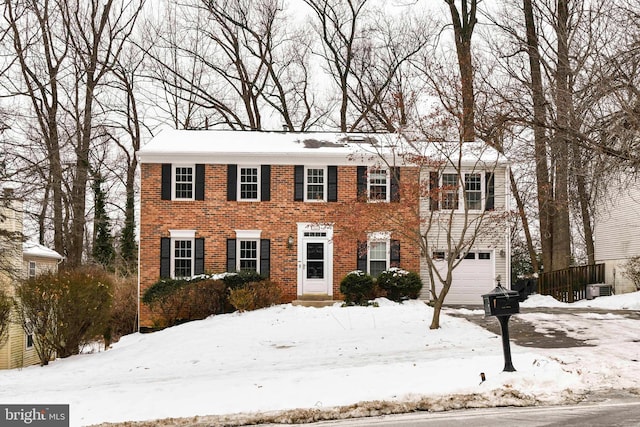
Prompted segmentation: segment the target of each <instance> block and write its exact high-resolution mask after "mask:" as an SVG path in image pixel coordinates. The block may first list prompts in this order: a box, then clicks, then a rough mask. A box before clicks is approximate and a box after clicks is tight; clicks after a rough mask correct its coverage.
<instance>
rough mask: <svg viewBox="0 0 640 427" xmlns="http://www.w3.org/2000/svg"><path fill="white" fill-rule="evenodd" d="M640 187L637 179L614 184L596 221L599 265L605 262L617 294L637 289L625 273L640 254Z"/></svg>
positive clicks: (595, 234)
mask: <svg viewBox="0 0 640 427" xmlns="http://www.w3.org/2000/svg"><path fill="white" fill-rule="evenodd" d="M639 218H640V189H639V187H638V186H637V183H636V182H633V183H628V184H623V183H620V185H613V184H612V185H610V186H609V190H608V192H607V194H606V195H605V196H604V197H602V198H601V199H600V201H599V205H598V207H597V210H596V215H595V220H594V238H593V240H594V247H595V256H594V257H595V262H596V264H600V263H603V264H604V265H605V267H604V272H605V280H604V281H605V283H606V284H608V285H612V286H613V288H614V292H615V293H626V292H635V291H636V290H637V289H636V285H635V284H634V283H633V282H632V281H631V280H630V279H629V278H628V277H626V276H625V274H624V272H625V264H626V263H627V262H628V261H629V259H631V258H632V257H636V256H640V226H639V225H638V222H639Z"/></svg>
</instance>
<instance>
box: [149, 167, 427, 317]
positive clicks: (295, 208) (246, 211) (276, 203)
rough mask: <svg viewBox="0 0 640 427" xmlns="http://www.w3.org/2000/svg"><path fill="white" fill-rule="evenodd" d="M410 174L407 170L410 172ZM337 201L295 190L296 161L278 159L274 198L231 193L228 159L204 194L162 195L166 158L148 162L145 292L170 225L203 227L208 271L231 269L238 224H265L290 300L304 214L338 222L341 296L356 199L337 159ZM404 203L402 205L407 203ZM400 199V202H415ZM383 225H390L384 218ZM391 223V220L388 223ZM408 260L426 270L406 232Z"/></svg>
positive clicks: (275, 276) (275, 274)
mask: <svg viewBox="0 0 640 427" xmlns="http://www.w3.org/2000/svg"><path fill="white" fill-rule="evenodd" d="M409 177H410V175H402V179H408V178H409ZM338 182H339V184H338V202H333V203H325V202H322V203H310V202H296V201H294V200H293V198H294V166H293V165H274V166H272V167H271V200H270V201H264V202H229V201H227V165H215V164H214V165H211V164H207V165H206V166H205V200H204V201H197V200H194V201H170V200H161V198H160V194H161V193H160V192H161V165H160V164H148V163H143V164H141V203H140V208H141V213H140V293H141V295H142V294H143V293H144V291H145V290H146V289H147V288H148V287H149V286H151V285H152V284H153V283H155V282H156V281H157V280H158V279H159V274H160V238H161V237H169V230H171V229H174V230H176V229H177V230H185V229H186V230H191V229H192V230H196V236H195V237H196V238H198V237H202V238H204V239H205V271H206V272H210V273H220V272H224V271H226V242H227V239H229V238H235V230H261V231H262V234H261V238H263V239H270V241H271V274H270V277H271V279H272V280H273V281H275V282H277V283H279V284H281V286H282V290H283V296H284V299H285V301H287V302H289V301H292V300H294V299H295V298H296V293H297V261H298V260H297V246H296V245H297V241H296V242H295V243H294V245H293V248H288V247H287V240H288V238H289V236H293V238H294V239H296V236H297V223H298V222H311V223H314V222H332V223H334V249H333V254H334V260H333V280H334V283H333V295H334V298H336V299H340V298H341V296H340V293H339V283H340V280H341V279H342V278H343V277H344V276H345V274H347V273H348V272H349V271H352V270H354V269H356V261H357V245H356V241H351V240H348V239H341V238H340V237H341V231H342V229H343V227H344V223H345V221H352V219H351V218H346V213H345V212H348V209H347V208H348V207H349V205H353V204H354V203H356V191H357V179H356V167H355V166H341V167H338ZM400 205H402V206H401V207H400ZM411 208H412V207H411V206H407V203H406V202H405V201H401V203H400V204H399V209H411ZM379 226H380V227H379V228H378V229H377V230H372V231H381V230H385V225H384V224H379ZM387 228H388V227H387ZM392 238H393V239H399V240H400V241H401V254H402V258H401V265H402V267H403V268H405V269H409V270H412V271H416V272H418V271H419V268H420V263H419V250H418V249H417V248H416V249H413V248H412V246H414V245H413V244H412V243H410V242H409V241H406V240H403V238H402V237H401V236H399V235H397V236H396V235H394V236H392ZM140 311H141V313H140V324H141V326H151V325H150V313H149V312H148V309H147V307H146V306H145V305H144V304H140Z"/></svg>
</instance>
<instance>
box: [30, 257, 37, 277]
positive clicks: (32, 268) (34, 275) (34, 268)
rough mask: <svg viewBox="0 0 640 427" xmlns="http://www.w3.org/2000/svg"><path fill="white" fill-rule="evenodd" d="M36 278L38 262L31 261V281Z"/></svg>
mask: <svg viewBox="0 0 640 427" xmlns="http://www.w3.org/2000/svg"><path fill="white" fill-rule="evenodd" d="M34 277H36V262H35V261H29V279H33V278H34Z"/></svg>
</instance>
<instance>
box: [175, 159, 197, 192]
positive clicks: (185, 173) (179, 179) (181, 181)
mask: <svg viewBox="0 0 640 427" xmlns="http://www.w3.org/2000/svg"><path fill="white" fill-rule="evenodd" d="M194 188H195V167H194V166H193V165H173V199H174V200H194Z"/></svg>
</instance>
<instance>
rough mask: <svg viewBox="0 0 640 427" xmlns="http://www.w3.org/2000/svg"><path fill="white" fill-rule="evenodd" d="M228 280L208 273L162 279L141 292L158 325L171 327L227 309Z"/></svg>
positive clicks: (143, 300)
mask: <svg viewBox="0 0 640 427" xmlns="http://www.w3.org/2000/svg"><path fill="white" fill-rule="evenodd" d="M225 289H226V287H225V283H224V282H223V281H222V280H217V279H212V278H209V277H208V276H206V275H203V276H198V277H195V278H193V279H189V280H188V279H162V280H159V281H158V282H156V283H154V284H153V285H152V286H151V287H150V288H149V289H147V290H146V291H145V293H144V294H143V295H142V302H143V303H144V304H146V305H147V306H149V308H150V309H151V311H153V312H154V313H155V314H156V316H155V318H154V323H155V326H156V327H161V328H162V327H168V326H173V325H177V324H179V323H184V322H188V321H191V320H199V319H204V318H205V317H208V316H210V315H212V314H219V313H222V312H224V306H225V297H226V291H225Z"/></svg>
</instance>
